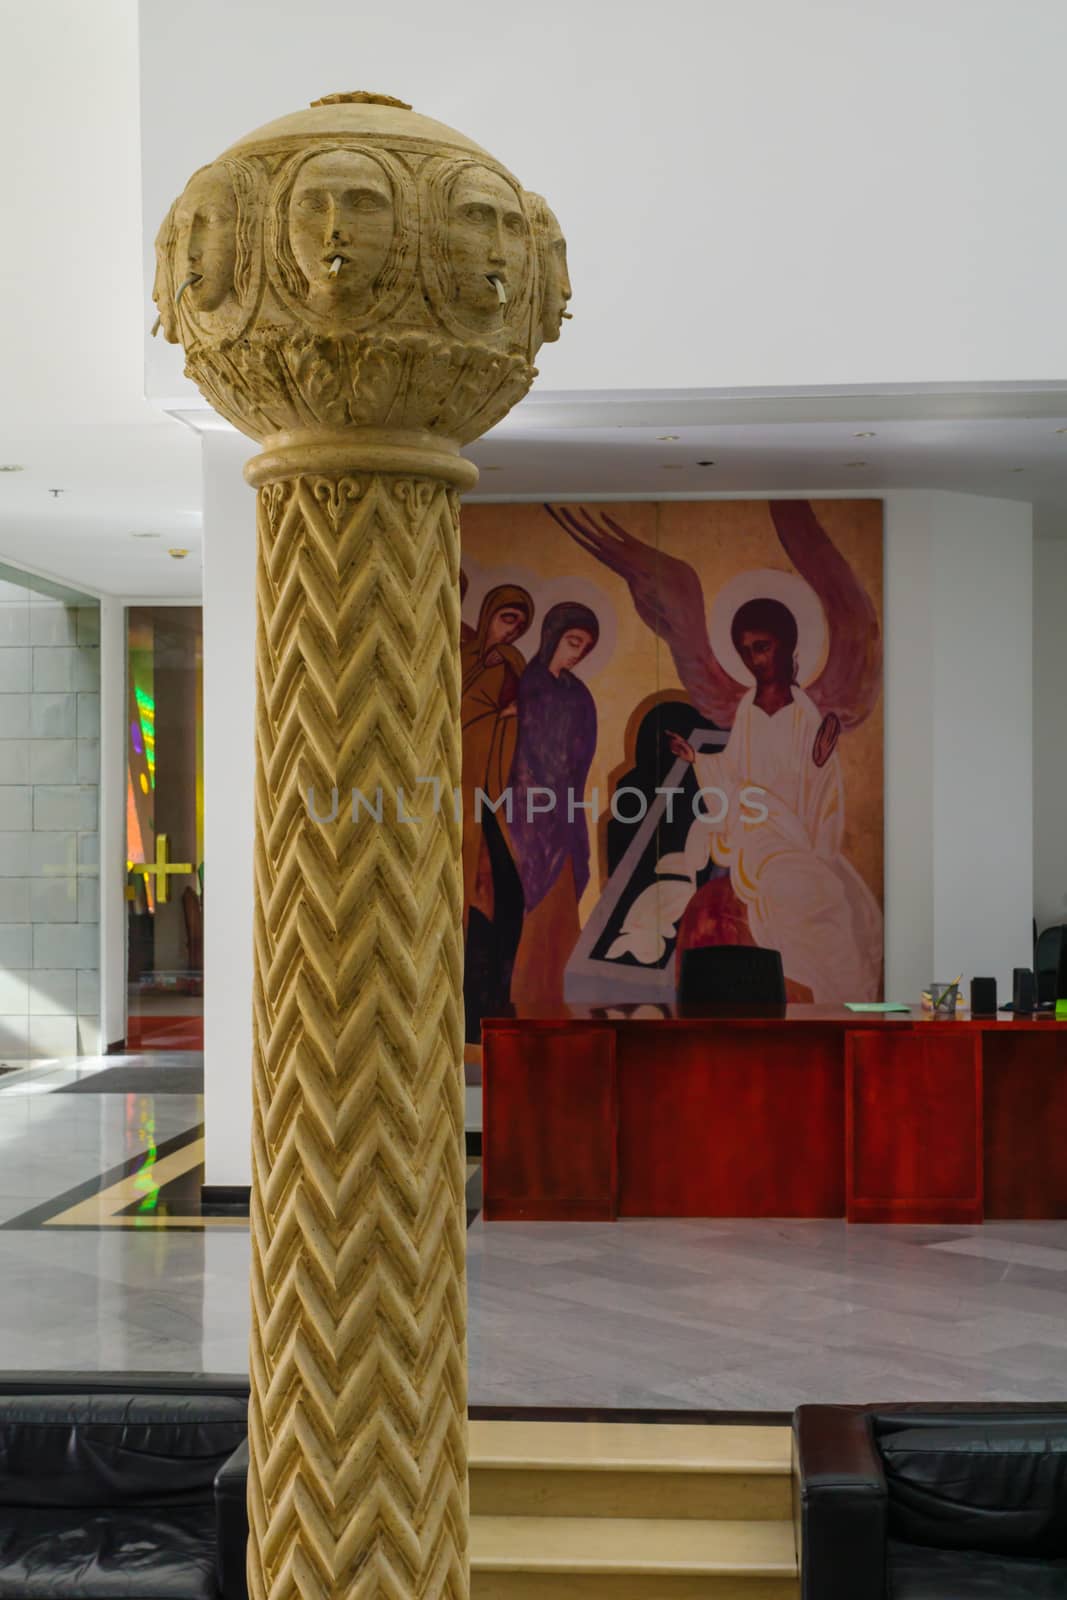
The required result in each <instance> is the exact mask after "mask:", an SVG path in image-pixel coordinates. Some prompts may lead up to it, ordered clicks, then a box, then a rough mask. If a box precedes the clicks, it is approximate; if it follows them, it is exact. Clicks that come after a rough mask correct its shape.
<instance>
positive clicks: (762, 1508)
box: [470, 1422, 797, 1600]
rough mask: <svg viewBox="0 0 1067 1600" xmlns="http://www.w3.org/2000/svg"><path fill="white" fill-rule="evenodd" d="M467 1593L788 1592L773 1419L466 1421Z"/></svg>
mask: <svg viewBox="0 0 1067 1600" xmlns="http://www.w3.org/2000/svg"><path fill="white" fill-rule="evenodd" d="M470 1443H471V1510H472V1514H473V1515H472V1523H471V1558H472V1563H471V1564H472V1585H473V1589H472V1592H473V1595H474V1597H475V1600H607V1597H608V1596H611V1597H612V1600H734V1597H736V1600H792V1597H794V1596H795V1595H796V1592H797V1577H796V1556H795V1551H794V1545H793V1530H792V1524H791V1522H790V1488H789V1432H788V1429H785V1428H759V1427H703V1426H693V1427H689V1426H665V1425H661V1424H648V1425H643V1424H628V1423H620V1424H613V1423H569V1422H534V1423H529V1422H475V1423H472V1425H471V1440H470Z"/></svg>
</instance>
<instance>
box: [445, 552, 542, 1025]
mask: <svg viewBox="0 0 1067 1600" xmlns="http://www.w3.org/2000/svg"><path fill="white" fill-rule="evenodd" d="M533 613H534V603H533V598H532V596H531V595H530V594H529V593H528V592H527V590H525V589H523V588H521V587H520V586H519V585H518V584H511V583H507V584H500V585H499V586H498V587H496V588H495V589H490V590H489V592H488V594H487V595H486V596H485V599H484V600H483V601H482V606H481V611H480V613H479V617H478V625H477V627H476V628H474V629H470V628H467V627H465V628H464V629H463V633H462V636H461V641H460V664H461V670H462V694H463V698H462V702H461V709H460V720H461V723H462V730H463V785H462V789H463V795H462V799H463V813H462V815H463V933H464V941H465V953H466V972H465V978H464V998H465V1002H466V1036H467V1039H468V1041H469V1042H471V1043H475V1044H476V1043H478V1041H479V1039H480V1035H481V1019H482V1017H483V1016H487V1015H492V1014H493V1012H494V1011H496V1012H499V1011H500V1009H501V1008H502V1007H504V1006H506V1005H507V1003H508V1000H509V992H510V985H511V969H512V965H513V963H514V959H515V950H516V949H517V947H518V941H519V934H520V932H521V929H522V886H521V883H520V880H519V875H518V871H517V870H516V867H515V863H514V858H513V853H512V848H511V844H510V840H509V836H508V825H507V820H506V816H505V812H504V811H503V810H501V811H500V812H498V813H495V814H494V813H493V812H492V811H490V810H489V809H488V807H483V808H482V810H481V815H480V816H479V815H478V814H477V811H476V804H475V802H476V799H477V797H478V791H481V793H482V794H483V795H485V796H486V797H487V798H488V799H489V800H491V801H497V800H499V798H500V796H501V794H502V793H503V791H504V789H505V787H506V785H507V781H508V777H509V774H510V772H511V763H512V758H513V757H514V754H515V745H516V741H517V738H518V721H517V717H516V710H517V700H518V688H519V679H520V677H521V676H522V673H523V671H524V670H525V667H526V662H525V660H524V658H523V655H522V653H521V651H519V650H517V649H516V648H515V641H516V639H519V638H521V637H522V635H523V634H524V633H525V632H526V630H527V629H528V628H529V626H530V623H531V622H532V621H533Z"/></svg>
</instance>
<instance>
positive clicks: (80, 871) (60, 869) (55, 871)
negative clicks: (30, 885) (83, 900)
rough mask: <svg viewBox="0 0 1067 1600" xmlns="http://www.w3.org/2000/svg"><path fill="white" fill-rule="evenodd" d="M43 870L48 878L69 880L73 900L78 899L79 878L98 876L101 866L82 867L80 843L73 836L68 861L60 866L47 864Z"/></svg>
mask: <svg viewBox="0 0 1067 1600" xmlns="http://www.w3.org/2000/svg"><path fill="white" fill-rule="evenodd" d="M41 870H42V872H43V873H44V876H45V877H46V878H66V879H67V880H68V885H67V893H68V894H69V895H70V898H71V900H77V898H78V879H79V878H98V877H99V876H100V868H99V867H82V866H79V865H78V843H77V840H76V839H75V838H73V837H72V838H71V841H70V846H69V848H68V850H67V859H66V861H64V862H63V863H62V864H61V865H60V866H46V867H42V869H41Z"/></svg>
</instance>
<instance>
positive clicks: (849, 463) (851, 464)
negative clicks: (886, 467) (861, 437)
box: [845, 461, 867, 467]
mask: <svg viewBox="0 0 1067 1600" xmlns="http://www.w3.org/2000/svg"><path fill="white" fill-rule="evenodd" d="M866 465H867V463H866V461H846V462H845V466H846V467H865V466H866Z"/></svg>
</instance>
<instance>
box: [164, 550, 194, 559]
mask: <svg viewBox="0 0 1067 1600" xmlns="http://www.w3.org/2000/svg"><path fill="white" fill-rule="evenodd" d="M167 554H168V555H169V556H173V557H174V559H175V561H184V560H185V557H186V556H187V555H188V554H189V552H188V550H180V549H175V550H168V551H167Z"/></svg>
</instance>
